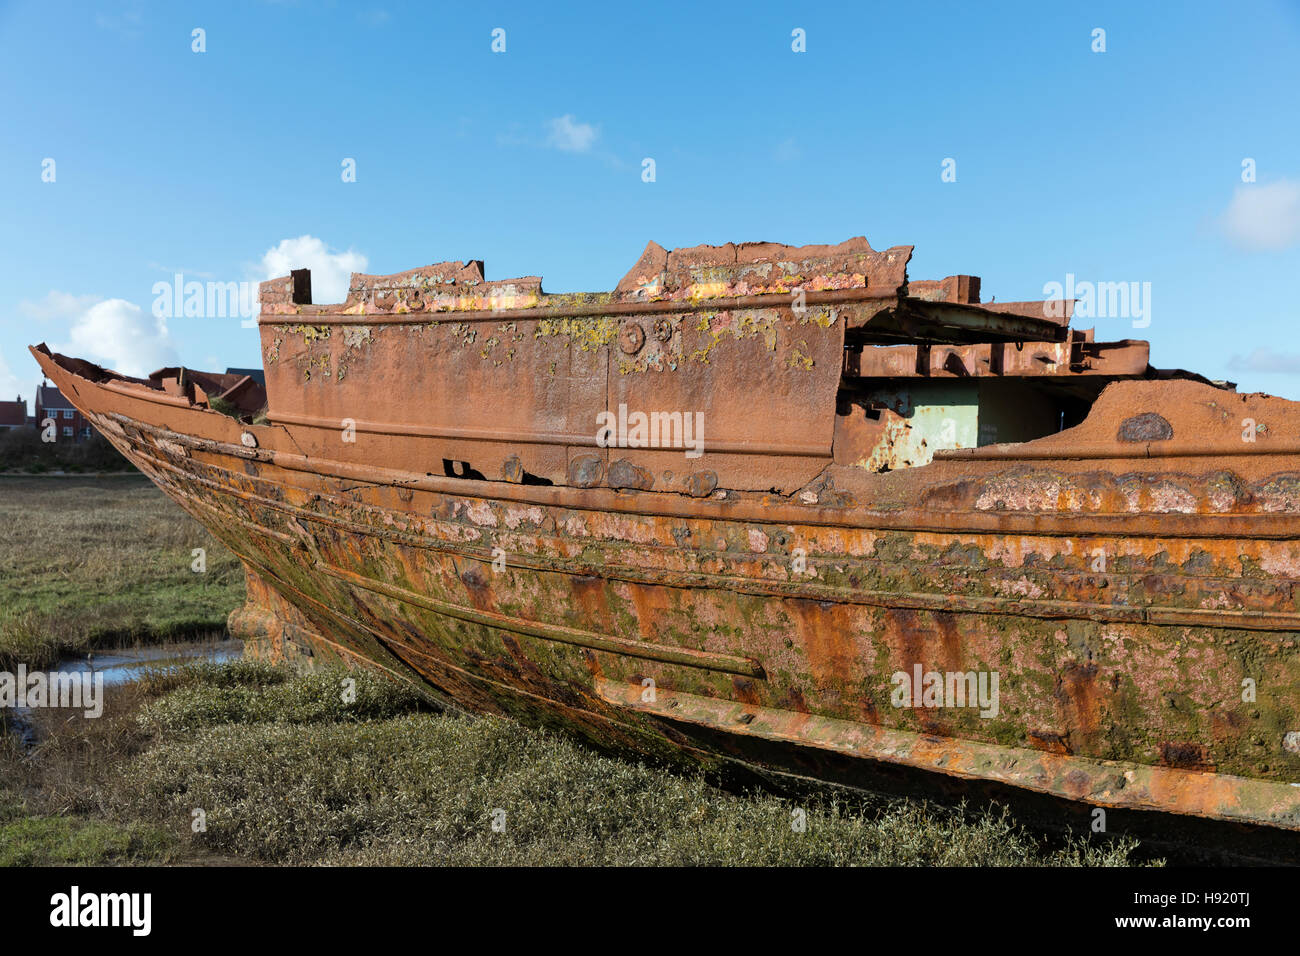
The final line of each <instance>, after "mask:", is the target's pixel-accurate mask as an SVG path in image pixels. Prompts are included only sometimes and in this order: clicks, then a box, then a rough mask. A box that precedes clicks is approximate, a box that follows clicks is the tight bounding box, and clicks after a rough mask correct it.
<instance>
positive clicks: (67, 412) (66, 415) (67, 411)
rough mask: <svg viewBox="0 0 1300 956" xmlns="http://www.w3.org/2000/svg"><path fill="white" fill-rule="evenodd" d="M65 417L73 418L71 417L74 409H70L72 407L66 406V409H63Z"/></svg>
mask: <svg viewBox="0 0 1300 956" xmlns="http://www.w3.org/2000/svg"><path fill="white" fill-rule="evenodd" d="M63 417H64V418H71V417H72V409H70V408H65V409H64V410H63Z"/></svg>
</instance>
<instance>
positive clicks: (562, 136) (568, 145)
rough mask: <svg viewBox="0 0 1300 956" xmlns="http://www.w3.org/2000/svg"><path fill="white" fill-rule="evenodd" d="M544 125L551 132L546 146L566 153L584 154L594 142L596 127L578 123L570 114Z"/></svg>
mask: <svg viewBox="0 0 1300 956" xmlns="http://www.w3.org/2000/svg"><path fill="white" fill-rule="evenodd" d="M546 125H547V127H548V128H549V129H550V131H551V135H550V136H549V137H548V138H547V140H546V144H547V145H548V146H554V147H555V148H556V149H562V150H564V151H565V152H567V153H585V152H587V150H589V149H591V146H592V144H593V143H595V142H596V136H597V133H596V127H594V126H592V125H591V124H590V123H579V122H578V121H577V119H575V118H574V116H573V114H572V113H565V114H564V115H563V116H561V117H559V118H558V119H553V120H551V121H550V122H549V123H547V124H546Z"/></svg>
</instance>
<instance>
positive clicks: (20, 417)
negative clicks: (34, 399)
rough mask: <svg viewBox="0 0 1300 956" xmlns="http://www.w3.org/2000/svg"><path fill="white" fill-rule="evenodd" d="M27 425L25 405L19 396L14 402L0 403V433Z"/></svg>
mask: <svg viewBox="0 0 1300 956" xmlns="http://www.w3.org/2000/svg"><path fill="white" fill-rule="evenodd" d="M26 424H27V403H26V402H24V401H23V397H22V396H21V395H19V396H18V401H16V402H0V431H8V430H9V429H11V428H22V427H23V426H24V425H26Z"/></svg>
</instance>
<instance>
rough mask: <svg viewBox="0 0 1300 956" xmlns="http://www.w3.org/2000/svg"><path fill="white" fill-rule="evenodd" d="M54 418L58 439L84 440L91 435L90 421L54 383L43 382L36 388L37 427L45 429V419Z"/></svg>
mask: <svg viewBox="0 0 1300 956" xmlns="http://www.w3.org/2000/svg"><path fill="white" fill-rule="evenodd" d="M47 418H52V419H54V426H55V428H56V429H58V430H57V431H56V432H55V435H56V440H57V441H83V440H85V439H87V438H89V437H90V435H91V427H90V423H89V422H88V421H86V420H85V419H84V418H82V417H81V412H79V411H77V410H76V409H75V408H73V407H72V403H71V402H70V401H68V400H67V399H66V398H64V397H63V393H62V392H60V391H59V390H58V389H57V388H55V387H54V386H53V385H46V384H45V383H44V382H42V383H41V386H40V388H38V389H37V390H36V428H37V429H38V430H43V429H44V428H45V425H44V424H43V423H44V421H45V419H47Z"/></svg>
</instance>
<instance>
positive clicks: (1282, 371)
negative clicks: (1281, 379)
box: [1228, 348, 1300, 375]
mask: <svg viewBox="0 0 1300 956" xmlns="http://www.w3.org/2000/svg"><path fill="white" fill-rule="evenodd" d="M1228 368H1229V369H1230V370H1231V371H1233V372H1267V373H1271V374H1275V375H1295V374H1297V373H1300V355H1290V354H1288V353H1286V352H1278V351H1276V350H1275V349H1265V348H1258V349H1255V351H1253V352H1251V353H1250V354H1249V355H1246V356H1242V355H1234V356H1232V358H1230V359H1228Z"/></svg>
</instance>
